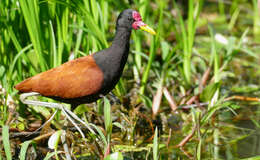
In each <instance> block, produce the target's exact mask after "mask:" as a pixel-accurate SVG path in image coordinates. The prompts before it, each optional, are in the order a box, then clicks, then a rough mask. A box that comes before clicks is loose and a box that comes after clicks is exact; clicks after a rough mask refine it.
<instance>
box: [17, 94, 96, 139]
mask: <svg viewBox="0 0 260 160" xmlns="http://www.w3.org/2000/svg"><path fill="white" fill-rule="evenodd" d="M30 96H40V94H39V93H37V92H30V93H23V94H21V95H20V100H21V101H22V102H23V103H24V104H28V105H36V106H44V107H49V108H56V109H60V110H61V111H62V112H63V113H64V115H65V116H66V117H67V118H68V119H69V121H70V122H71V123H72V124H73V125H74V126H75V127H76V128H77V130H78V131H79V133H80V134H81V136H82V137H83V138H85V136H84V134H83V132H82V130H81V129H80V128H79V126H78V125H77V124H76V123H75V122H74V120H73V119H75V120H77V121H79V122H80V123H82V124H83V125H84V126H86V127H87V128H88V129H89V130H90V131H91V132H92V133H93V134H95V132H94V131H93V130H92V129H91V128H90V126H89V124H86V123H85V122H84V121H82V120H81V119H80V118H79V117H78V116H77V115H76V114H74V113H73V112H72V111H70V110H69V109H67V108H66V107H64V106H63V105H62V104H59V103H51V102H41V101H34V100H27V99H26V98H27V97H30ZM54 114H56V112H55V113H54ZM53 117H54V115H52V117H51V119H50V120H52V119H53ZM50 120H48V121H47V122H46V123H48V122H49V121H50ZM46 123H45V124H46ZM45 124H44V125H45ZM44 125H43V126H44ZM43 126H42V127H43ZM42 127H40V128H42ZM38 130H39V129H38Z"/></svg>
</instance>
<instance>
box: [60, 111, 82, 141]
mask: <svg viewBox="0 0 260 160" xmlns="http://www.w3.org/2000/svg"><path fill="white" fill-rule="evenodd" d="M61 110H62V112H63V113H64V114H65V116H66V117H67V118H68V119H69V121H70V122H71V123H72V124H73V125H74V126H75V127H76V128H77V130H78V131H79V133H80V134H81V136H82V138H85V135H84V133H83V132H82V130H81V129H80V128H79V126H78V125H77V124H76V123H75V122H74V120H73V119H72V118H71V116H70V115H69V114H68V113H67V112H66V110H65V107H63V106H62V107H61Z"/></svg>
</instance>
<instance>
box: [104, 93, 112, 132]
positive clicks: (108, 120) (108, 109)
mask: <svg viewBox="0 0 260 160" xmlns="http://www.w3.org/2000/svg"><path fill="white" fill-rule="evenodd" d="M104 118H105V127H106V131H107V133H108V134H109V133H111V132H112V118H111V105H110V103H109V101H108V99H107V98H105V97H104Z"/></svg>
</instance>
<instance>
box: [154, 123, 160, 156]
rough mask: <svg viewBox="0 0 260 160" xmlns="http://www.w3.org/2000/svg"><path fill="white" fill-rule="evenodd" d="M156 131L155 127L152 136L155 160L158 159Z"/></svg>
mask: <svg viewBox="0 0 260 160" xmlns="http://www.w3.org/2000/svg"><path fill="white" fill-rule="evenodd" d="M158 149H159V148H158V129H157V127H156V128H155V134H154V139H153V159H154V160H157V159H158Z"/></svg>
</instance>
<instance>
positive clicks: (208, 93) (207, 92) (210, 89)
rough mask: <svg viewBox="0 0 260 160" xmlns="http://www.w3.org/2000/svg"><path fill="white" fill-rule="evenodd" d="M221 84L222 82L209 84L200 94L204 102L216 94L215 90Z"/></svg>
mask: <svg viewBox="0 0 260 160" xmlns="http://www.w3.org/2000/svg"><path fill="white" fill-rule="evenodd" d="M220 85H221V83H220V82H217V83H213V84H210V85H208V86H207V87H206V88H204V90H203V91H202V93H201V94H200V100H201V101H203V102H207V101H210V100H211V98H212V97H213V96H214V94H215V92H216V91H217V89H218V88H219V87H220Z"/></svg>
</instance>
